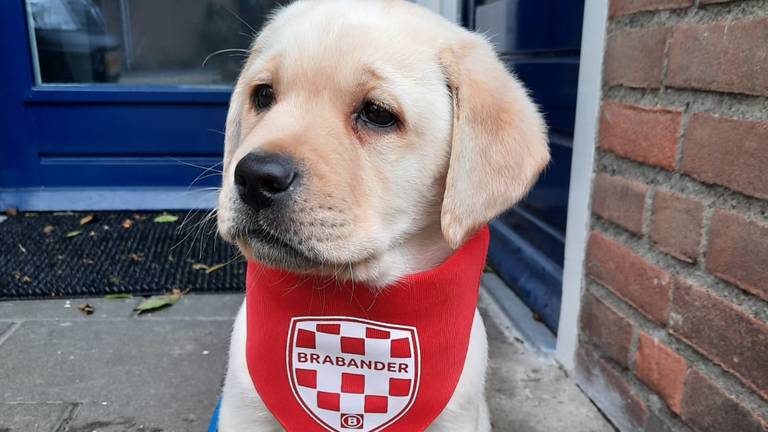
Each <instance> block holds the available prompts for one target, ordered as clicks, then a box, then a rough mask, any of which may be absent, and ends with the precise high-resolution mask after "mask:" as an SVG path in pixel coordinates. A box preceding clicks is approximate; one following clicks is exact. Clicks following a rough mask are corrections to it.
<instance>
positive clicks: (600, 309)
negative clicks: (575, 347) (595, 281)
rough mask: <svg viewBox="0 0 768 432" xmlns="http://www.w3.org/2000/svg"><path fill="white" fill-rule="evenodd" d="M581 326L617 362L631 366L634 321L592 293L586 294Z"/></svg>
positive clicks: (593, 341)
mask: <svg viewBox="0 0 768 432" xmlns="http://www.w3.org/2000/svg"><path fill="white" fill-rule="evenodd" d="M581 328H582V329H583V331H584V333H585V334H586V335H587V336H588V337H589V339H590V341H591V342H592V343H594V344H595V345H596V346H597V347H599V348H600V350H601V351H602V352H604V353H605V354H606V355H607V356H608V357H610V358H611V359H612V360H614V361H615V362H616V363H618V364H620V365H622V366H623V367H625V368H627V367H628V366H629V346H630V344H631V343H632V332H633V326H632V323H631V322H630V321H629V320H627V319H626V318H625V317H623V316H621V315H620V314H619V313H618V312H616V311H615V310H614V309H612V308H611V307H610V306H608V305H606V304H605V303H603V302H602V301H600V300H599V299H597V298H596V297H594V296H593V295H591V294H589V293H588V294H586V295H585V296H584V304H583V306H582V308H581Z"/></svg>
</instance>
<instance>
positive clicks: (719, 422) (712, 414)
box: [682, 369, 768, 432]
mask: <svg viewBox="0 0 768 432" xmlns="http://www.w3.org/2000/svg"><path fill="white" fill-rule="evenodd" d="M682 417H683V420H685V422H686V423H688V424H690V425H691V426H693V427H694V428H695V429H696V430H697V431H701V432H726V431H733V432H736V431H738V432H766V431H768V424H766V421H765V420H764V419H761V418H760V417H759V416H758V414H757V413H754V412H752V411H750V410H749V408H747V407H746V406H744V405H742V404H741V403H739V402H738V401H737V400H736V399H734V398H733V397H731V396H730V395H728V394H727V393H726V392H725V391H723V389H722V388H720V387H718V386H717V384H715V383H714V382H713V381H712V380H710V379H709V378H707V377H706V376H704V374H702V373H701V372H699V371H698V370H695V369H694V370H692V371H691V373H690V376H689V377H688V382H687V384H686V386H685V397H684V399H683V412H682Z"/></svg>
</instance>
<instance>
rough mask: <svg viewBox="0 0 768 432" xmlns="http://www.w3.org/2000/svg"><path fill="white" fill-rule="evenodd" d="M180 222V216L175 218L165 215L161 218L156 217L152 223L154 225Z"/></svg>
mask: <svg viewBox="0 0 768 432" xmlns="http://www.w3.org/2000/svg"><path fill="white" fill-rule="evenodd" d="M177 220H179V217H178V216H174V215H171V214H168V213H163V214H161V215H160V216H157V217H155V218H154V219H153V220H152V221H153V222H154V223H174V222H176V221H177Z"/></svg>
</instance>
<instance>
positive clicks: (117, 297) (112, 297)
mask: <svg viewBox="0 0 768 432" xmlns="http://www.w3.org/2000/svg"><path fill="white" fill-rule="evenodd" d="M132 298H133V295H132V294H127V293H118V294H107V295H105V296H104V300H127V299H132Z"/></svg>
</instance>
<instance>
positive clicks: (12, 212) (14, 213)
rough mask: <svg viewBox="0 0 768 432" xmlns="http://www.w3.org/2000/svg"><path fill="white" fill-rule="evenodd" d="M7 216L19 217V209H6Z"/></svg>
mask: <svg viewBox="0 0 768 432" xmlns="http://www.w3.org/2000/svg"><path fill="white" fill-rule="evenodd" d="M5 215H6V216H8V217H15V216H18V215H19V209H17V208H13V207H11V208H7V209H5Z"/></svg>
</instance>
